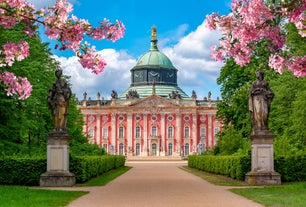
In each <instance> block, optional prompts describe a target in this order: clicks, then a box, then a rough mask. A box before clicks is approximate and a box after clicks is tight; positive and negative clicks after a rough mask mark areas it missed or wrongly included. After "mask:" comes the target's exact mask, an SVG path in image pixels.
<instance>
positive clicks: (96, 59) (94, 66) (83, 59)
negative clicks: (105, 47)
mask: <svg viewBox="0 0 306 207" xmlns="http://www.w3.org/2000/svg"><path fill="white" fill-rule="evenodd" d="M84 50H85V53H84V54H81V55H79V56H78V57H79V58H80V59H79V62H80V63H81V65H82V66H83V67H84V68H88V69H91V70H92V72H93V73H94V74H100V73H102V72H103V70H104V68H105V66H106V62H105V61H104V59H103V58H102V57H101V55H100V54H97V53H96V52H95V47H91V48H86V49H84Z"/></svg>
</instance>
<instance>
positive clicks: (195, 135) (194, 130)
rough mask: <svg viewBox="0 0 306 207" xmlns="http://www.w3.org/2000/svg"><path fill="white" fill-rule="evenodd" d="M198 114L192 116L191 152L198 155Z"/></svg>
mask: <svg viewBox="0 0 306 207" xmlns="http://www.w3.org/2000/svg"><path fill="white" fill-rule="evenodd" d="M197 120H198V119H197V114H196V113H193V114H192V140H193V141H192V145H193V146H191V148H190V149H191V150H192V154H196V150H197V145H198V143H197V140H198V133H197V130H198V129H197V126H198V123H197Z"/></svg>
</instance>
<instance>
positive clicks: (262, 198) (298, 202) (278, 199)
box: [180, 166, 306, 207]
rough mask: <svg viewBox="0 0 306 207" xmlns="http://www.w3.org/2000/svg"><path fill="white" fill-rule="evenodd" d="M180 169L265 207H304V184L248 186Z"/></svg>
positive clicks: (196, 171) (211, 175) (187, 169)
mask: <svg viewBox="0 0 306 207" xmlns="http://www.w3.org/2000/svg"><path fill="white" fill-rule="evenodd" d="M180 169H182V170H185V171H186V172H189V173H191V174H194V175H196V176H198V177H200V178H202V179H204V180H206V181H208V182H210V183H212V184H215V185H221V186H229V187H230V186H233V188H232V189H229V190H230V191H231V192H233V193H236V194H238V195H241V196H244V197H246V198H248V199H250V200H253V201H255V202H257V203H261V204H263V205H265V206H266V207H306V197H305V195H306V182H298V183H286V184H282V185H278V186H249V185H248V184H247V183H246V182H243V181H237V180H234V179H231V178H228V177H226V176H223V175H217V174H212V173H208V172H205V171H201V170H198V169H194V168H190V167H188V166H182V167H180ZM239 186H241V188H239ZM246 187H247V188H246Z"/></svg>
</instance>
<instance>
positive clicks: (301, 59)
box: [288, 56, 306, 77]
mask: <svg viewBox="0 0 306 207" xmlns="http://www.w3.org/2000/svg"><path fill="white" fill-rule="evenodd" d="M288 68H289V70H291V71H293V74H294V75H295V76H296V77H302V76H306V56H296V57H293V58H292V61H291V62H290V63H289V64H288Z"/></svg>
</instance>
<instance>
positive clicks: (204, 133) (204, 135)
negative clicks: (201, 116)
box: [200, 127, 206, 138]
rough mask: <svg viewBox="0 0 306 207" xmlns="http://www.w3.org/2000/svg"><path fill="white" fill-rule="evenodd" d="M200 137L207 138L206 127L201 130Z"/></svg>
mask: <svg viewBox="0 0 306 207" xmlns="http://www.w3.org/2000/svg"><path fill="white" fill-rule="evenodd" d="M200 137H201V138H205V137H206V130H205V127H201V129H200Z"/></svg>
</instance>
